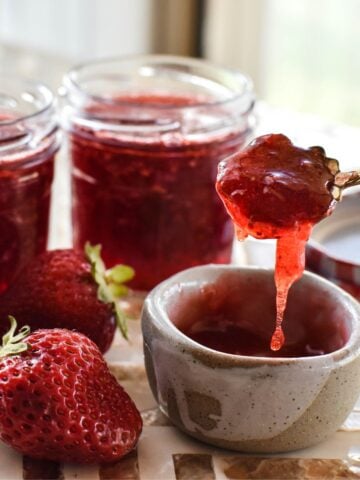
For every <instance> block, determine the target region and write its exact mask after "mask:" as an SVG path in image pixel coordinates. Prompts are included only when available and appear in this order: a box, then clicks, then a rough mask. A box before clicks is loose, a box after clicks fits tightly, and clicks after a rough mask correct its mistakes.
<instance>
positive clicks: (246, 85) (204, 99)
mask: <svg viewBox="0 0 360 480" xmlns="http://www.w3.org/2000/svg"><path fill="white" fill-rule="evenodd" d="M65 89H66V94H67V105H66V107H65V108H64V111H63V117H64V123H65V126H66V128H67V130H68V133H69V144H70V155H71V160H72V195H73V197H72V198H73V205H72V216H73V239H74V246H75V247H77V248H82V247H83V245H84V244H85V242H86V241H90V242H91V243H101V244H102V248H103V250H102V252H103V257H104V260H105V262H106V264H107V266H112V265H114V264H117V263H126V264H129V265H131V266H132V267H133V268H134V269H135V271H136V276H135V279H134V280H133V283H132V286H133V287H134V288H137V289H143V290H148V289H151V288H152V287H154V286H155V285H156V284H157V283H159V282H160V281H162V280H164V279H165V278H167V277H169V276H170V275H172V274H174V273H176V272H178V271H180V270H182V269H185V268H188V267H191V266H194V265H199V264H204V263H227V262H229V260H230V255H231V247H232V240H233V228H232V225H231V221H230V219H229V218H228V217H227V215H226V213H225V212H224V209H223V208H222V206H221V203H220V200H219V198H218V197H217V194H216V191H215V188H214V183H215V179H216V172H217V165H218V163H219V161H220V160H222V159H223V158H225V157H227V156H229V155H230V154H232V153H234V152H235V151H238V150H239V149H240V148H241V147H242V146H243V144H244V143H245V142H246V141H247V140H248V138H249V135H250V134H251V132H252V125H253V105H254V95H253V90H252V86H251V82H250V81H249V79H248V78H247V77H245V76H244V75H242V74H241V73H238V72H235V71H232V70H226V69H222V68H218V67H215V66H213V65H211V64H208V63H206V62H204V61H199V60H194V59H189V58H182V57H170V56H162V55H159V56H146V57H133V58H126V59H118V60H108V61H101V62H94V63H88V64H86V65H82V66H79V67H77V68H74V69H73V70H72V71H70V72H69V73H68V75H67V76H66V77H65Z"/></svg>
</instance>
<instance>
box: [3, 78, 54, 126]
mask: <svg viewBox="0 0 360 480" xmlns="http://www.w3.org/2000/svg"><path fill="white" fill-rule="evenodd" d="M6 82H11V85H12V86H13V87H14V88H17V89H18V92H19V95H20V97H21V100H23V101H24V102H25V103H26V104H27V105H30V104H31V105H32V106H35V107H36V109H35V110H34V111H33V112H29V113H23V114H22V113H21V111H20V112H17V115H16V117H15V118H13V119H7V120H2V119H1V118H0V128H1V127H2V126H11V125H15V124H17V123H18V122H23V121H24V120H26V121H27V120H30V119H32V118H37V117H39V116H41V115H43V114H44V113H45V112H46V111H48V110H50V109H51V108H52V107H53V106H54V103H55V96H54V94H53V93H52V91H51V90H50V88H49V87H48V86H47V85H45V84H44V83H42V82H38V81H36V80H31V79H29V78H27V77H22V76H18V75H15V74H9V73H0V108H1V106H2V101H4V100H5V99H6V97H8V99H9V101H10V100H13V101H14V102H15V101H16V99H14V98H13V96H10V95H11V94H9V93H7V92H6V91H4V93H2V91H1V90H2V85H3V84H4V83H6ZM30 88H31V89H34V90H36V92H38V93H39V98H38V99H37V103H38V105H36V103H34V102H33V101H32V102H30V101H29V100H31V99H32V100H34V96H33V94H32V93H30V92H28V91H27V90H28V89H30ZM24 95H25V96H26V97H27V99H26V97H25V98H24Z"/></svg>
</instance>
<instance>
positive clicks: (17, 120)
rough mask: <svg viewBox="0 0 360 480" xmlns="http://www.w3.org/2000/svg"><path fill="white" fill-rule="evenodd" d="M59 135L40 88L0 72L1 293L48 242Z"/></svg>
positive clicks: (50, 98)
mask: <svg viewBox="0 0 360 480" xmlns="http://www.w3.org/2000/svg"><path fill="white" fill-rule="evenodd" d="M58 147H59V133H58V127H57V119H56V114H55V106H54V98H53V95H52V93H51V92H50V90H48V88H46V87H45V86H43V85H41V84H37V83H33V82H30V81H27V80H21V79H19V78H17V77H16V78H15V77H11V76H6V75H1V76H0V293H2V292H3V291H5V290H6V288H7V286H8V285H9V283H10V282H11V280H12V278H13V277H14V276H15V275H16V273H17V272H18V271H19V269H21V267H22V266H23V265H24V264H25V263H26V262H28V261H29V260H30V259H31V258H32V257H33V256H35V255H36V254H38V253H41V252H43V251H44V250H45V249H46V245H47V235H48V218H49V206H50V192H51V184H52V179H53V169H54V155H55V153H56V151H57V150H58Z"/></svg>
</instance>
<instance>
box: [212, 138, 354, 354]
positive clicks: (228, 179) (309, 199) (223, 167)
mask: <svg viewBox="0 0 360 480" xmlns="http://www.w3.org/2000/svg"><path fill="white" fill-rule="evenodd" d="M359 183H360V172H349V173H342V172H340V170H339V164H338V162H337V160H335V159H332V158H328V157H326V154H325V150H324V149H323V148H322V147H319V146H316V147H310V148H308V149H304V148H299V147H296V146H295V145H293V144H292V142H291V141H290V140H289V139H288V138H287V137H286V136H285V135H282V134H270V135H264V136H262V137H258V138H257V139H255V140H254V141H253V142H252V143H251V144H250V145H249V146H248V147H247V148H246V149H244V150H242V151H241V152H240V153H237V154H235V155H232V156H231V157H228V158H227V159H225V160H223V161H222V162H220V164H219V169H218V176H217V182H216V189H217V192H218V194H219V196H220V198H221V199H222V201H223V203H224V205H225V207H226V209H227V211H228V213H229V215H230V217H231V218H232V220H233V222H234V226H235V232H236V236H237V238H238V239H239V240H243V239H245V238H246V237H247V236H248V235H251V236H252V237H255V238H258V239H265V238H273V239H276V240H277V246H276V264H275V285H276V292H277V293H276V324H275V330H274V333H273V335H272V339H271V344H270V347H271V349H272V350H274V351H277V350H279V349H280V348H281V347H282V346H283V344H284V341H285V338H284V333H283V330H282V320H283V316H284V312H285V307H286V301H287V296H288V292H289V289H290V287H291V285H292V284H293V283H294V282H295V281H296V280H297V279H298V278H300V277H301V275H302V273H303V271H304V268H305V245H306V241H307V240H308V238H309V236H310V234H311V230H312V227H313V226H314V225H315V224H316V223H318V222H319V221H320V220H322V219H323V218H325V217H326V216H328V215H330V214H331V212H332V211H333V209H334V208H335V205H336V203H337V201H339V200H340V199H341V193H342V191H343V189H344V188H347V187H349V186H353V185H357V184H359Z"/></svg>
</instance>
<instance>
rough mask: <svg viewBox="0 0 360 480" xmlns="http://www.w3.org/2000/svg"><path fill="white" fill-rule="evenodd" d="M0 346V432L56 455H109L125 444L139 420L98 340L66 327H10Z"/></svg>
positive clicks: (26, 451) (23, 449) (11, 441)
mask: <svg viewBox="0 0 360 480" xmlns="http://www.w3.org/2000/svg"><path fill="white" fill-rule="evenodd" d="M15 329H16V321H15V320H14V318H12V317H11V329H10V331H9V332H8V333H7V334H6V335H5V337H4V339H3V347H2V348H1V349H0V356H1V357H2V358H0V439H1V440H3V441H4V442H5V443H7V444H8V445H10V446H12V447H13V448H15V449H16V450H17V451H19V452H20V453H22V454H23V455H28V456H30V457H33V458H39V459H46V460H53V461H57V462H76V463H100V462H101V463H102V462H113V461H115V460H117V459H119V458H120V457H122V456H123V455H126V454H127V453H128V452H129V451H131V450H132V449H133V448H134V447H135V445H136V443H137V440H138V438H139V435H140V433H141V429H142V420H141V417H140V414H139V412H138V410H137V409H136V407H135V405H134V403H133V402H132V400H131V399H130V397H129V396H128V395H127V393H126V392H125V391H124V390H123V388H122V387H121V386H120V385H119V384H118V383H117V381H116V380H115V378H114V377H113V376H112V375H111V373H110V372H109V369H108V367H107V365H106V363H105V361H104V359H103V358H102V355H101V353H100V351H99V349H98V348H97V346H96V345H95V344H94V343H93V342H92V341H91V340H90V339H89V338H87V337H86V336H85V335H82V334H80V333H76V332H70V331H68V330H61V329H52V330H38V331H37V332H35V333H32V334H30V335H29V336H28V337H27V338H25V339H24V337H26V336H27V335H28V327H23V328H22V329H21V330H20V332H19V333H18V334H17V335H15V333H14V332H15Z"/></svg>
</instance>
